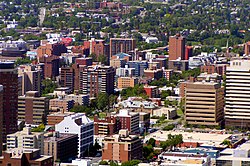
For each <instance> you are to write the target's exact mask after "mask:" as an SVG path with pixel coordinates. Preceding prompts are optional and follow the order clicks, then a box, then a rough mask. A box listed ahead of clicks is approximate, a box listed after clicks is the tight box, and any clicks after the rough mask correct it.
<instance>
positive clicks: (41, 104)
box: [18, 91, 49, 125]
mask: <svg viewBox="0 0 250 166" xmlns="http://www.w3.org/2000/svg"><path fill="white" fill-rule="evenodd" d="M48 113H49V98H47V97H41V95H40V94H39V92H38V91H28V92H26V94H25V95H24V96H19V97H18V120H20V121H24V122H25V123H26V124H32V125H40V124H42V123H43V124H46V123H47V115H48Z"/></svg>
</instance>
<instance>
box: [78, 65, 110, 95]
mask: <svg viewBox="0 0 250 166" xmlns="http://www.w3.org/2000/svg"><path fill="white" fill-rule="evenodd" d="M114 78H115V69H114V68H113V67H111V66H102V65H97V66H88V67H86V68H84V69H83V70H82V71H81V72H80V90H82V92H83V94H85V95H87V94H89V95H90V97H96V96H97V95H98V93H100V92H103V93H108V94H113V93H114Z"/></svg>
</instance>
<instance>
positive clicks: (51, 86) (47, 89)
mask: <svg viewBox="0 0 250 166" xmlns="http://www.w3.org/2000/svg"><path fill="white" fill-rule="evenodd" d="M42 86H43V91H42V95H43V96H44V95H46V94H48V93H52V92H54V90H55V89H56V88H57V85H56V83H54V82H53V81H52V80H51V79H45V80H43V81H42Z"/></svg>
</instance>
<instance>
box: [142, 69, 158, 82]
mask: <svg viewBox="0 0 250 166" xmlns="http://www.w3.org/2000/svg"><path fill="white" fill-rule="evenodd" d="M144 76H145V77H147V78H152V79H154V80H159V79H160V78H162V77H163V70H162V69H156V70H144Z"/></svg>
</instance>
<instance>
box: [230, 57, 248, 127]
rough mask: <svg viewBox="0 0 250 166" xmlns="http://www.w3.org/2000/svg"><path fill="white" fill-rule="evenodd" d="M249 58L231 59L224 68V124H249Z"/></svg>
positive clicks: (246, 125) (241, 125) (236, 125)
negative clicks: (228, 65) (225, 68)
mask: <svg viewBox="0 0 250 166" xmlns="http://www.w3.org/2000/svg"><path fill="white" fill-rule="evenodd" d="M249 71H250V60H233V61H231V62H230V67H227V70H226V97H225V98H226V109H225V119H226V126H235V127H249V125H250V105H249V102H250V84H249V82H250V72H249Z"/></svg>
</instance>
